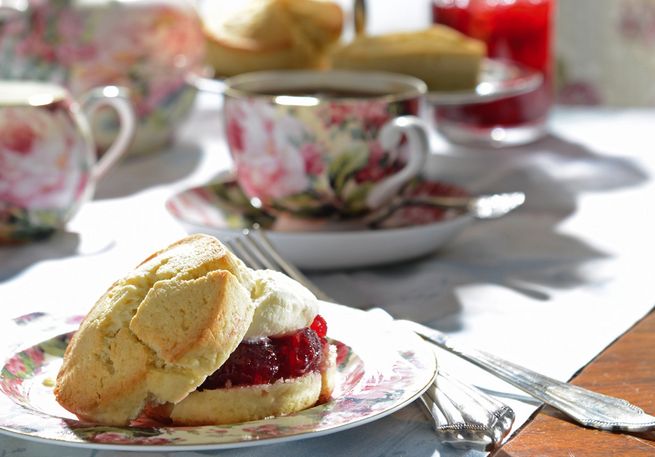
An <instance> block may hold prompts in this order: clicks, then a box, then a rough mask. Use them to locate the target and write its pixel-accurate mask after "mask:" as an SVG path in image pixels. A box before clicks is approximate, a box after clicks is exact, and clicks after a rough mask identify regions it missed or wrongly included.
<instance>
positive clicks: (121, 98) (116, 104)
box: [81, 86, 136, 180]
mask: <svg viewBox="0 0 655 457" xmlns="http://www.w3.org/2000/svg"><path fill="white" fill-rule="evenodd" d="M81 106H82V110H83V111H84V113H85V114H86V115H87V116H88V118H89V119H91V118H92V117H93V116H94V115H95V112H96V111H97V110H98V109H100V108H102V107H105V106H109V107H111V108H113V109H114V110H115V111H116V113H117V114H118V120H119V121H120V130H119V131H118V134H117V135H116V139H115V140H114V142H113V143H112V144H111V146H110V147H109V148H108V149H107V151H106V152H105V153H104V154H103V155H102V157H101V158H100V159H99V160H97V161H96V163H95V164H94V165H93V169H92V175H93V178H94V180H98V179H100V178H102V176H104V174H105V173H106V172H107V171H108V170H109V169H110V168H111V167H112V166H113V165H114V164H115V163H116V162H117V161H118V159H120V158H121V157H122V156H123V154H125V152H127V149H128V148H129V146H130V143H131V142H132V139H133V138H134V133H135V131H136V115H135V114H134V109H133V108H132V103H131V102H130V97H129V95H128V91H127V89H125V88H122V87H118V86H104V87H98V88H96V89H92V90H91V91H90V92H88V93H87V94H85V96H84V97H83V99H82V101H81Z"/></svg>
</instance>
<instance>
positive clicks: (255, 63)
mask: <svg viewBox="0 0 655 457" xmlns="http://www.w3.org/2000/svg"><path fill="white" fill-rule="evenodd" d="M206 3H207V4H208V5H207V6H206V7H205V8H204V9H205V13H204V14H203V22H204V31H205V36H206V42H207V63H208V64H209V65H210V66H211V67H213V69H214V71H215V73H216V75H218V76H234V75H237V74H239V73H245V72H250V71H259V70H277V69H295V68H322V67H324V66H325V65H326V62H327V54H328V51H329V49H330V48H331V47H332V46H333V45H334V44H335V43H336V42H337V41H338V40H339V38H340V36H341V29H342V26H343V12H342V10H341V7H340V6H339V5H338V4H337V3H335V2H332V1H327V0H250V2H249V3H248V4H247V6H246V8H242V9H240V10H237V11H236V12H233V13H232V14H229V15H227V17H224V13H221V11H220V10H219V8H218V6H219V2H216V6H215V7H214V8H212V7H211V4H212V3H213V2H206Z"/></svg>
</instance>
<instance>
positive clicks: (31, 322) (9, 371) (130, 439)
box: [0, 302, 437, 452]
mask: <svg viewBox="0 0 655 457" xmlns="http://www.w3.org/2000/svg"><path fill="white" fill-rule="evenodd" d="M320 313H321V315H323V317H325V319H326V321H327V322H328V336H329V337H330V338H331V339H332V340H333V341H334V342H335V344H336V345H337V347H338V369H337V381H336V386H335V389H334V393H333V395H332V399H331V400H330V401H328V402H327V403H325V404H323V405H320V406H316V407H313V408H310V409H307V410H304V411H301V412H299V413H296V414H291V415H289V416H284V417H276V418H272V419H265V420H259V421H253V422H245V423H240V424H233V425H222V426H218V425H217V426H193V427H172V426H162V425H161V424H156V423H145V422H141V423H135V424H133V426H130V427H109V426H102V425H98V424H93V423H88V422H83V421H80V420H78V419H77V418H76V417H75V416H74V415H73V414H71V413H69V412H68V411H66V410H64V409H63V408H62V407H61V406H59V404H58V403H57V402H56V401H55V398H54V394H53V384H54V380H55V378H56V375H57V371H58V370H59V367H60V365H61V362H62V356H63V352H64V349H65V347H66V344H67V342H68V341H69V338H70V335H71V333H70V332H72V331H73V330H75V329H76V328H77V325H78V324H79V320H80V319H79V318H77V319H75V318H72V319H59V320H58V319H55V318H53V316H49V315H47V314H42V313H36V314H32V315H28V316H24V317H23V318H20V320H17V322H16V325H14V326H13V327H14V330H15V332H14V333H15V336H16V338H15V341H16V346H15V347H18V349H16V350H11V351H10V353H13V354H11V355H10V356H9V357H7V358H5V359H4V362H3V366H2V371H1V372H0V433H4V434H8V435H12V436H15V437H18V438H23V439H28V440H34V441H40V442H46V443H49V444H59V445H64V446H76V447H86V448H96V449H105V450H110V449H111V450H125V451H126V450H138V451H161V452H163V451H182V450H188V451H190V450H214V449H228V448H236V447H246V446H255V445H263V444H272V443H280V442H285V441H291V440H298V439H304V438H310V437H316V436H321V435H326V434H329V433H333V432H337V431H340V430H345V429H348V428H351V427H355V426H358V425H362V424H365V423H368V422H371V421H373V420H376V419H380V418H382V417H384V416H386V415H388V414H391V413H393V412H394V411H396V410H398V409H400V408H403V407H404V406H407V405H408V404H409V403H411V402H412V401H413V400H414V399H416V398H417V397H418V396H419V395H420V394H421V393H423V391H425V389H427V387H428V386H429V385H430V384H431V383H432V382H433V381H434V378H435V376H436V371H437V367H436V361H435V357H434V353H433V351H432V349H431V348H430V347H429V345H427V344H426V343H424V342H423V341H422V340H421V339H420V338H419V337H418V336H416V335H414V334H413V333H411V332H408V331H406V330H403V329H401V328H398V327H396V326H393V325H391V324H389V323H385V322H377V321H375V322H373V321H372V319H373V318H372V317H371V316H370V315H369V314H368V313H366V312H364V311H361V310H356V309H353V308H348V307H345V306H341V305H336V304H333V303H327V302H321V308H320ZM373 324H375V325H373ZM14 333H12V335H13V334H14ZM26 335H28V337H27V338H26Z"/></svg>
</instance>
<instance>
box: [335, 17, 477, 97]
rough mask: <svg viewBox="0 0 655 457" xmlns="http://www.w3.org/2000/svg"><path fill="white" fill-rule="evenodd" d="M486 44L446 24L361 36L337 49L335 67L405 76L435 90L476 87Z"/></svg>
mask: <svg viewBox="0 0 655 457" xmlns="http://www.w3.org/2000/svg"><path fill="white" fill-rule="evenodd" d="M485 55H486V46H485V44H484V43H483V42H481V41H479V40H475V39H473V38H469V37H467V36H466V35H463V34H462V33H460V32H458V31H456V30H454V29H451V28H450V27H446V26H442V25H434V26H432V27H430V28H428V29H424V30H419V31H413V32H399V33H389V34H384V35H370V36H360V37H357V38H355V39H354V40H353V41H352V42H351V43H348V44H346V45H343V46H341V47H339V48H338V49H336V50H335V51H334V53H333V54H332V65H333V67H334V68H339V69H348V70H380V71H390V72H395V73H403V74H408V75H411V76H415V77H417V78H419V79H422V80H423V81H425V83H426V84H427V85H428V88H429V90H431V91H448V90H464V89H471V88H473V87H475V85H476V83H477V79H478V74H479V72H480V64H481V62H482V58H483V57H484V56H485Z"/></svg>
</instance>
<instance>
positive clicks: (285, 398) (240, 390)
mask: <svg viewBox="0 0 655 457" xmlns="http://www.w3.org/2000/svg"><path fill="white" fill-rule="evenodd" d="M254 275H255V278H256V280H255V287H254V288H253V290H252V296H253V300H254V303H255V315H254V318H253V322H252V324H251V325H250V328H249V329H248V331H247V332H246V335H245V337H244V340H243V342H242V343H241V344H240V345H239V346H238V347H237V349H236V350H235V351H234V352H233V353H232V355H231V356H230V358H229V359H228V360H227V362H225V364H224V365H223V366H222V367H220V368H219V369H218V370H217V371H216V372H215V373H213V374H212V375H211V376H209V377H208V378H207V379H206V380H205V382H204V383H203V384H201V385H200V386H199V387H198V389H197V390H196V391H195V392H192V393H191V394H189V396H188V397H186V398H185V399H184V400H182V401H181V402H180V403H178V404H176V405H172V408H171V409H170V411H169V412H168V416H169V417H170V418H171V419H172V421H173V423H175V424H184V425H188V424H193V425H204V424H227V423H233V422H243V421H248V420H255V419H261V418H265V417H270V416H280V415H285V414H289V413H292V412H294V411H299V410H302V409H306V408H308V407H310V406H313V405H315V404H316V403H321V402H324V401H326V400H327V399H328V398H329V397H330V395H331V392H332V389H333V387H334V377H335V370H336V350H335V348H334V346H332V345H330V344H328V343H327V340H326V338H325V334H326V331H327V327H326V323H325V321H324V320H323V318H322V317H321V316H319V315H318V314H317V313H318V302H317V300H316V297H314V295H313V294H312V293H311V292H310V291H309V290H307V289H306V288H305V287H303V286H301V285H300V284H298V283H297V282H296V281H294V280H292V279H290V278H289V277H287V276H285V275H284V274H282V273H279V272H275V271H270V270H257V271H255V272H254ZM217 406H218V407H217Z"/></svg>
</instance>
